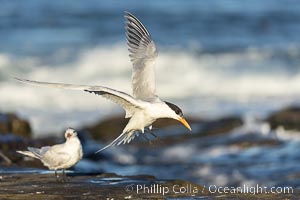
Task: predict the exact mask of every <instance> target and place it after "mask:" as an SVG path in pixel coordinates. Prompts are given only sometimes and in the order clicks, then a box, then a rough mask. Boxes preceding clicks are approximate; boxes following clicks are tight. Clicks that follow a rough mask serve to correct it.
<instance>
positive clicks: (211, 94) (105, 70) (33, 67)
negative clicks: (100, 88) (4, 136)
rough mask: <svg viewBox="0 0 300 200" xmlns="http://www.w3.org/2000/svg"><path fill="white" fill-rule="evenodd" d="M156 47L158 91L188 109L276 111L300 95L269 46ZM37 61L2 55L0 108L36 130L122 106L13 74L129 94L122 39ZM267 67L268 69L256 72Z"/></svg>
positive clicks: (299, 78) (297, 79) (298, 78)
mask: <svg viewBox="0 0 300 200" xmlns="http://www.w3.org/2000/svg"><path fill="white" fill-rule="evenodd" d="M159 53H160V55H159V58H158V61H157V65H156V73H157V85H158V88H157V90H158V94H159V95H160V96H161V97H162V98H165V99H168V100H172V101H174V102H175V103H178V104H179V105H180V106H181V107H182V108H183V110H185V113H186V114H193V115H196V114H197V113H199V112H201V113H202V114H203V113H205V114H207V113H217V114H220V113H224V112H225V113H226V112H230V111H232V110H234V111H236V110H235V109H237V105H241V106H240V108H239V109H241V110H243V109H245V108H246V109H247V108H250V109H251V108H253V107H256V108H257V109H261V108H260V107H264V106H265V105H267V107H269V108H270V109H274V108H277V107H280V106H281V105H284V104H289V103H291V102H294V101H296V100H298V99H300V74H293V75H288V74H287V73H285V72H284V71H282V70H281V66H280V63H279V64H278V62H273V61H272V55H271V54H272V51H263V52H262V51H261V50H255V49H254V50H253V49H250V50H248V51H245V52H238V53H220V54H208V53H207V54H205V53H204V54H201V55H198V54H195V53H193V52H191V51H188V50H182V49H169V50H161V51H160V52H159ZM291 53H293V52H291ZM41 63H43V62H42V61H41V60H40V59H39V58H36V57H16V56H11V55H5V54H1V55H0V70H1V75H0V80H1V82H0V93H1V98H0V109H1V110H4V111H17V112H19V113H21V114H22V115H23V116H25V117H29V119H31V121H33V128H34V130H35V132H49V131H58V130H62V129H64V128H65V126H80V125H82V124H84V123H87V122H91V121H93V120H96V119H97V118H100V117H103V116H107V115H109V114H111V113H121V112H122V109H121V108H118V107H117V106H115V105H114V104H113V103H111V102H109V101H107V100H104V99H101V98H99V97H97V96H95V95H91V94H84V93H80V92H78V91H64V90H57V89H48V88H47V89H45V88H40V87H35V86H30V85H22V84H20V83H18V82H16V81H14V80H12V79H11V77H14V76H16V77H21V78H26V79H33V80H41V81H49V82H63V83H75V84H93V85H104V86H109V87H112V88H116V89H119V90H121V91H124V92H128V93H130V92H131V87H130V83H131V80H130V77H131V63H130V59H129V57H128V51H127V49H126V47H125V46H124V45H123V44H122V45H120V44H116V45H113V46H99V47H97V48H94V49H85V50H82V51H81V52H79V54H78V57H77V58H76V59H75V60H73V61H71V62H62V64H56V65H55V66H52V65H51V64H41ZM265 65H272V67H269V68H268V69H269V71H264V70H261V71H260V68H263V69H265V68H266V67H264V66H265ZM272 69H276V70H272ZM200 102H201V103H200ZM237 102H238V103H237ZM261 102H263V103H262V104H261ZM266 102H268V103H266ZM243 106H245V107H243ZM75 116H76V117H75ZM77 117H78V118H77ZM67 123H70V124H67ZM45 129H46V130H45Z"/></svg>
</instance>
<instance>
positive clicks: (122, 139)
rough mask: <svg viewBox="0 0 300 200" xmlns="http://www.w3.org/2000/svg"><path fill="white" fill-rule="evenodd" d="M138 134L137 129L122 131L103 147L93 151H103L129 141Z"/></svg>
mask: <svg viewBox="0 0 300 200" xmlns="http://www.w3.org/2000/svg"><path fill="white" fill-rule="evenodd" d="M138 134H139V132H138V131H129V132H124V133H122V134H121V135H119V136H118V137H117V138H116V139H115V140H114V141H112V142H111V143H110V144H109V145H107V146H105V147H103V148H102V149H99V150H98V151H96V152H95V153H99V152H100V151H103V150H105V149H107V148H109V147H111V146H115V145H120V144H126V143H130V142H131V141H132V140H133V139H134V138H135V136H136V135H138Z"/></svg>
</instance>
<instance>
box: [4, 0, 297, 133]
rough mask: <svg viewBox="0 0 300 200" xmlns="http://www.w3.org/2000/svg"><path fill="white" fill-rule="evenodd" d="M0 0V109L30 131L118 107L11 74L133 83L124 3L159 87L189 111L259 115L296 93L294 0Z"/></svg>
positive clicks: (87, 119) (291, 100)
mask: <svg viewBox="0 0 300 200" xmlns="http://www.w3.org/2000/svg"><path fill="white" fill-rule="evenodd" d="M288 2H289V3H287V2H286V1H277V2H274V1H270V0H269V1H263V2H261V1H258V0H257V1H245V2H239V1H189V2H188V3H186V2H183V1H164V2H163V3H162V2H159V1H151V2H145V3H143V4H141V3H139V2H138V1H127V2H113V3H111V2H110V1H94V0H88V1H85V2H73V1H69V0H64V1H37V0H29V1H26V2H19V1H2V3H1V4H2V6H1V8H0V13H1V14H0V43H1V45H0V71H1V73H0V93H1V99H0V109H1V110H4V111H15V112H18V113H20V114H21V115H22V116H24V117H26V118H29V119H30V120H31V122H32V123H33V128H34V132H35V134H36V135H39V134H43V133H47V132H58V131H60V130H62V129H64V128H65V127H66V126H73V127H80V125H82V124H88V123H92V122H93V121H95V120H96V119H99V118H103V117H107V116H108V115H110V114H111V113H122V112H123V111H122V109H121V108H119V107H118V106H116V105H114V104H113V103H111V102H107V101H106V100H105V99H102V98H99V97H95V96H92V95H90V94H84V93H80V92H70V91H61V90H55V89H43V88H37V87H32V86H28V85H21V84H20V83H17V82H15V81H14V80H12V79H11V77H22V78H27V79H34V80H42V81H56V82H65V83H78V84H99V85H105V86H109V87H112V88H117V89H119V90H123V91H125V92H129V93H130V92H131V88H130V77H131V63H130V60H129V57H128V51H127V47H126V41H125V34H124V18H123V15H124V11H130V12H132V13H134V14H135V15H136V16H137V17H139V18H140V19H141V21H142V22H143V23H144V24H145V25H146V27H147V28H148V29H149V31H150V33H151V34H152V38H153V40H154V41H155V42H156V45H157V48H158V50H159V58H158V61H157V65H156V73H157V90H158V94H159V95H160V96H161V97H162V98H163V99H168V100H169V101H173V102H174V103H176V104H178V105H180V107H182V108H183V110H184V111H185V114H186V115H192V116H196V117H197V116H201V117H203V116H204V117H215V116H219V115H227V114H239V115H245V114H246V113H256V114H257V115H266V114H267V113H269V112H270V111H273V110H276V109H279V108H281V107H283V106H286V105H290V104H295V103H296V104H297V102H298V100H299V99H300V98H299V97H300V70H299V69H300V68H299V61H300V59H299V58H300V45H299V44H300V38H299V36H298V33H299V31H300V22H299V18H300V14H299V10H300V5H299V4H297V3H296V2H295V1H288Z"/></svg>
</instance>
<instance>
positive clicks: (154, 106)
mask: <svg viewBox="0 0 300 200" xmlns="http://www.w3.org/2000/svg"><path fill="white" fill-rule="evenodd" d="M125 18H126V27H125V28H126V38H127V44H128V50H129V52H130V53H129V56H130V58H131V61H132V64H133V70H132V95H129V94H126V93H124V92H121V91H118V90H114V89H111V88H108V87H103V86H88V85H73V84H62V83H48V82H39V81H31V80H25V79H20V78H16V79H17V80H18V81H21V82H23V83H28V84H32V85H39V86H48V87H55V88H63V89H71V90H82V91H86V92H90V93H95V94H97V95H101V96H103V97H105V98H107V99H109V100H111V101H113V102H115V103H117V104H119V105H120V106H122V107H123V108H124V110H125V112H126V114H125V118H130V120H129V122H128V124H127V125H126V126H125V128H124V129H123V131H122V133H121V134H120V136H118V137H117V138H116V139H115V140H114V141H112V142H111V143H110V144H109V145H107V146H105V147H104V148H102V149H100V150H98V151H97V152H96V153H98V152H100V151H102V150H104V149H106V148H108V147H110V146H114V145H120V144H125V143H129V142H131V141H132V140H133V139H134V137H135V136H136V135H138V134H139V132H142V134H144V131H145V129H146V130H149V131H151V129H152V123H153V122H154V121H156V120H157V119H160V118H171V119H175V120H178V121H180V122H181V123H182V124H183V125H184V126H185V127H186V128H187V129H189V130H190V131H191V127H190V125H189V124H188V123H187V121H186V120H185V119H184V117H183V113H182V111H181V109H180V108H179V107H178V106H176V105H174V104H172V103H170V102H167V101H163V100H161V99H160V98H159V97H158V96H157V94H156V86H155V71H154V65H155V60H156V58H157V50H156V47H155V44H154V42H153V40H152V39H151V36H150V34H149V32H148V31H147V29H146V28H145V26H144V25H143V24H142V23H141V22H140V21H139V20H138V19H137V18H136V17H135V16H134V15H133V14H131V13H129V12H125ZM150 133H151V132H150Z"/></svg>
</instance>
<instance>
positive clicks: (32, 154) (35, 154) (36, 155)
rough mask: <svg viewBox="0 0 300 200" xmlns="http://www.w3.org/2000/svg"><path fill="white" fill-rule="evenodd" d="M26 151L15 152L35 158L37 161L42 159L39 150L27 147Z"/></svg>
mask: <svg viewBox="0 0 300 200" xmlns="http://www.w3.org/2000/svg"><path fill="white" fill-rule="evenodd" d="M28 150H29V151H17V152H18V153H20V154H23V155H25V156H29V157H32V158H36V159H39V160H40V159H41V158H42V156H41V150H40V149H37V148H32V147H28Z"/></svg>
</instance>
